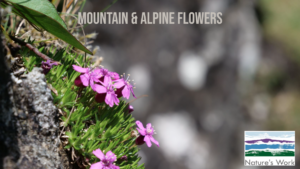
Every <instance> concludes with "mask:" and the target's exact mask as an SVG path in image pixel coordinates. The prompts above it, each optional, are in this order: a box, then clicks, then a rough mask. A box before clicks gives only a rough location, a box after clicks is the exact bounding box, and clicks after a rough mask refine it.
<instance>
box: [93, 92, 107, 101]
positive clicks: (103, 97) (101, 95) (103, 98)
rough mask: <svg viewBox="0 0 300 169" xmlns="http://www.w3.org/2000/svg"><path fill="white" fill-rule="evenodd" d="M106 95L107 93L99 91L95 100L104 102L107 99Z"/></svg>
mask: <svg viewBox="0 0 300 169" xmlns="http://www.w3.org/2000/svg"><path fill="white" fill-rule="evenodd" d="M105 96H106V93H101V94H99V93H97V94H96V96H95V100H96V102H97V103H102V102H104V101H105Z"/></svg>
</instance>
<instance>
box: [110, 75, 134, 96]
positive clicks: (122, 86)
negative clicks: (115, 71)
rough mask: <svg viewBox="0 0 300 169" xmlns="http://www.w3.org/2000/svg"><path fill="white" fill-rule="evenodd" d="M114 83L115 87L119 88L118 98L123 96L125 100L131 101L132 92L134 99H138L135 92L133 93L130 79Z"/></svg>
mask: <svg viewBox="0 0 300 169" xmlns="http://www.w3.org/2000/svg"><path fill="white" fill-rule="evenodd" d="M114 82H115V83H114V86H115V88H117V91H116V93H117V95H118V97H121V96H123V97H124V98H126V99H129V97H130V92H131V93H132V96H133V97H134V98H136V97H135V95H134V92H133V86H132V85H131V84H130V83H129V80H128V78H127V79H126V80H124V78H122V79H118V80H115V81H114ZM121 93H122V94H121Z"/></svg>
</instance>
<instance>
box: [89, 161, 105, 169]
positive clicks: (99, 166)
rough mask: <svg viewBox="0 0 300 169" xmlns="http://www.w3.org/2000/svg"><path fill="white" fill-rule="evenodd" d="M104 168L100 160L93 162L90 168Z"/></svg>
mask: <svg viewBox="0 0 300 169" xmlns="http://www.w3.org/2000/svg"><path fill="white" fill-rule="evenodd" d="M102 168H103V165H102V163H101V162H98V163H95V164H92V165H91V167H90V169H102Z"/></svg>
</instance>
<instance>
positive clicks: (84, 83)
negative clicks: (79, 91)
mask: <svg viewBox="0 0 300 169" xmlns="http://www.w3.org/2000/svg"><path fill="white" fill-rule="evenodd" d="M73 69H74V70H75V71H77V72H80V73H81V75H80V76H78V77H77V78H76V79H75V82H74V83H75V85H76V86H78V87H88V86H90V87H91V88H92V89H93V90H94V91H95V92H97V94H96V96H95V100H96V102H98V103H102V102H105V103H106V104H107V105H109V106H110V107H113V106H114V105H115V104H116V105H119V102H120V101H119V99H118V98H119V97H124V98H126V99H129V97H130V93H132V95H133V97H135V95H134V92H133V86H132V85H131V83H130V81H129V80H128V78H126V79H125V77H123V76H121V77H120V76H119V74H118V73H116V72H110V71H108V70H107V69H104V68H95V69H91V68H83V67H80V66H76V65H73ZM135 98H136V97H135ZM132 111H133V107H132V106H131V105H129V106H128V112H129V113H131V112H132ZM136 125H137V126H138V128H137V130H138V132H139V136H138V137H137V138H136V141H135V143H136V145H142V144H144V143H146V144H147V146H148V147H151V146H152V143H151V142H153V143H154V144H156V145H157V146H158V147H159V143H158V141H156V140H155V139H154V138H153V135H154V129H153V127H152V125H151V123H148V124H147V125H146V128H144V126H143V124H142V123H141V122H140V121H136ZM93 154H94V155H95V156H96V157H98V158H99V159H100V162H97V163H94V164H92V165H91V167H90V169H119V168H120V167H118V166H116V165H115V164H114V162H115V161H116V160H117V157H116V155H115V154H114V153H113V152H112V151H108V152H107V153H106V155H104V153H103V152H102V151H101V150H100V149H96V150H94V151H93ZM122 159H123V160H124V159H127V157H126V156H122V157H121V158H120V160H122Z"/></svg>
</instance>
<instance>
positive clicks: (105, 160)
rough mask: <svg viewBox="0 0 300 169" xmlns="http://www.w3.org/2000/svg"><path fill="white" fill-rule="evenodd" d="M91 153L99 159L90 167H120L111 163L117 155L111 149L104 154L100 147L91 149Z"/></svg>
mask: <svg viewBox="0 0 300 169" xmlns="http://www.w3.org/2000/svg"><path fill="white" fill-rule="evenodd" d="M93 154H94V155H95V156H96V157H98V158H99V159H100V160H101V161H100V162H98V163H94V164H92V165H91V168H90V169H120V167H119V166H116V165H114V164H113V162H115V161H116V160H117V156H116V155H115V154H114V153H113V152H112V151H109V152H107V153H106V155H104V154H103V152H102V151H101V150H100V149H97V150H94V151H93Z"/></svg>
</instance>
